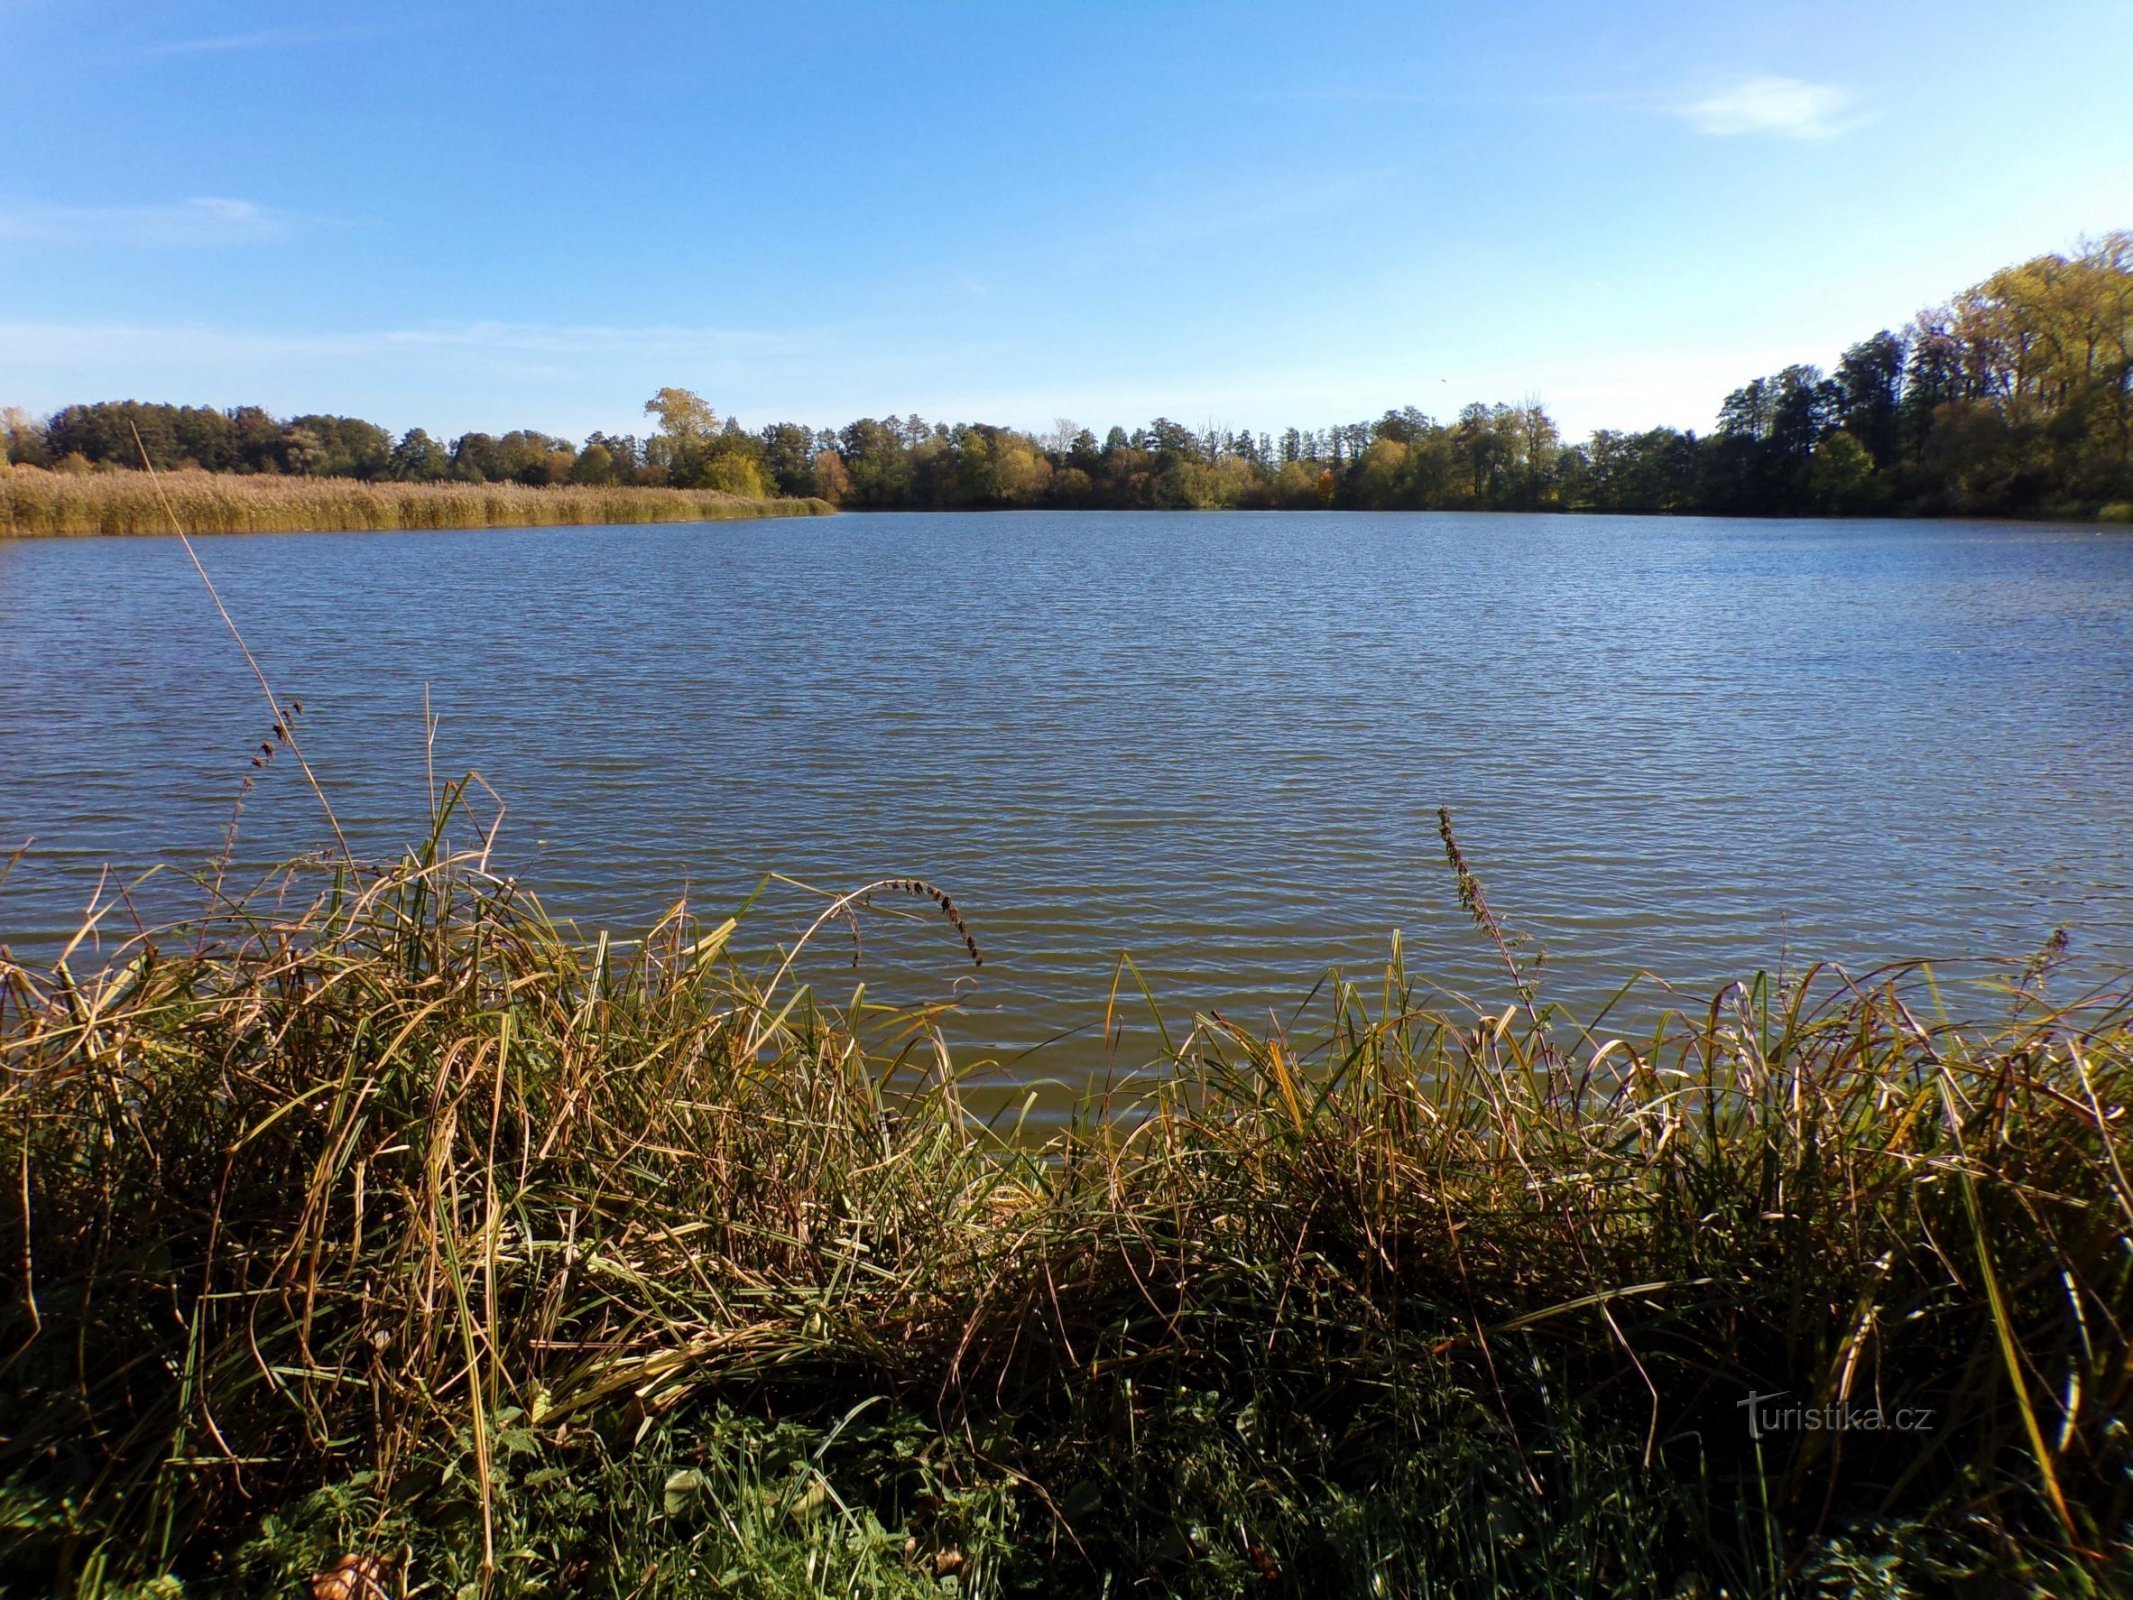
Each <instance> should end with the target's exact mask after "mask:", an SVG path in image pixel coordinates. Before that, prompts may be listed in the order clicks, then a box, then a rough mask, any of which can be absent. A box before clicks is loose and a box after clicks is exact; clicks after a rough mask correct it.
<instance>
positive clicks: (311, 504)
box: [0, 467, 835, 538]
mask: <svg viewBox="0 0 2133 1600" xmlns="http://www.w3.org/2000/svg"><path fill="white" fill-rule="evenodd" d="M159 489H160V494H159V492H158V491H159ZM166 498H167V500H168V502H169V504H168V507H167V508H166V506H165V500H166ZM834 509H835V508H834V507H833V506H831V505H830V504H829V502H828V501H825V500H799V499H770V500H755V499H749V498H747V497H745V496H742V495H732V494H722V493H719V492H718V491H716V490H710V489H652V488H591V487H580V486H577V485H556V486H553V487H545V488H532V487H528V486H527V485H524V484H517V483H484V484H472V483H364V482H359V481H357V480H356V479H353V478H283V477H265V476H253V477H247V476H242V475H239V474H235V473H218V472H165V473H159V474H156V475H155V476H153V477H151V476H150V475H149V474H148V473H145V472H123V471H119V472H93V473H65V472H45V471H41V470H38V469H36V468H33V467H15V468H12V469H0V538H40V537H44V538H52V537H68V536H93V535H98V534H167V533H169V532H170V531H171V525H172V518H173V516H175V517H176V520H177V523H178V525H179V526H181V527H183V528H184V529H185V531H186V532H188V533H312V532H316V533H363V532H384V531H390V530H396V529H417V528H423V529H438V528H529V527H560V526H569V525H588V526H596V525H603V524H613V523H629V522H730V521H734V520H737V519H745V518H753V517H790V516H819V515H827V514H828V513H830V512H831V511H833V510H834Z"/></svg>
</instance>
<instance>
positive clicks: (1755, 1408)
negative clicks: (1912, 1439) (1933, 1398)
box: [1739, 1389, 1934, 1439]
mask: <svg viewBox="0 0 2133 1600" xmlns="http://www.w3.org/2000/svg"><path fill="white" fill-rule="evenodd" d="M1788 1392H1789V1391H1788V1390H1784V1389H1780V1390H1779V1391H1778V1392H1777V1393H1776V1394H1757V1393H1755V1392H1754V1391H1753V1390H1750V1391H1749V1394H1748V1398H1747V1399H1745V1400H1742V1401H1740V1402H1739V1408H1740V1409H1741V1410H1743V1411H1745V1412H1747V1413H1748V1437H1749V1438H1751V1439H1760V1438H1761V1437H1762V1436H1763V1435H1764V1434H1766V1433H1926V1432H1929V1431H1930V1430H1931V1429H1932V1427H1933V1416H1934V1412H1933V1408H1932V1407H1931V1406H1905V1407H1904V1408H1903V1409H1901V1410H1899V1411H1884V1410H1882V1409H1881V1407H1879V1406H1862V1405H1856V1404H1854V1403H1853V1402H1851V1401H1849V1400H1841V1401H1838V1402H1836V1403H1835V1404H1832V1405H1826V1406H1803V1405H1790V1406H1781V1405H1778V1404H1776V1403H1775V1402H1777V1401H1779V1400H1782V1399H1784V1398H1785V1396H1786V1394H1787V1393H1788Z"/></svg>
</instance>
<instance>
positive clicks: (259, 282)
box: [0, 0, 2133, 436]
mask: <svg viewBox="0 0 2133 1600" xmlns="http://www.w3.org/2000/svg"><path fill="white" fill-rule="evenodd" d="M2129 61H2133V4H2127V3H2125V0H2091V3H2086V4H2053V5H2048V6H2042V5H2039V6H2010V5H2006V4H2004V3H1998V4H1981V3H1980V4H1972V3H1943V4H1932V5H1928V4H1919V3H1905V0H1896V3H1886V4H1869V3H1864V0H1847V3H1843V4H1824V3H1820V0H1815V3H1782V0H1772V3H1768V4H1762V5H1734V4H1714V3H1711V0H1702V3H1697V4H1686V3H1682V4H1674V3H1668V4H1641V3H1633V0H1632V3H1622V4H1612V5H1604V6H1601V5H1593V4H1590V3H1589V0H1587V3H1569V0H1548V3H1535V4H1516V3H1510V0H1498V3H1496V4H1488V5H1482V4H1472V5H1469V4H1456V5H1455V4H1435V5H1430V4H1410V5H1404V6H1392V5H1387V6H1368V5H1361V6H1322V7H1308V6H1299V5H1296V4H1293V3H1290V4H1284V5H1261V4H1256V3H1247V0H1225V3H1222V4H1209V5H1200V4H1189V5H1188V4H1168V5H1166V4H1151V3H1146V0H1143V3H1141V4H1134V5H1124V4H1121V5H1068V4H1054V5H1048V6H1036V5H1004V4H1000V5H978V4H919V3H911V4H903V5H895V4H881V3H874V4H815V3H808V0H780V3H778V4H776V5H769V4H756V5H748V6H743V5H736V4H727V3H704V0H698V3H686V0H681V3H642V4H631V5H611V6H606V7H599V6H587V5H583V4H579V5H571V6H561V5H547V4H537V3H521V4H512V5H501V4H467V5H455V6H450V7H440V6H434V5H413V4H403V3H399V0H382V3H374V4H371V5H367V6H361V7H354V6H348V7H340V8H334V9H332V10H330V11H329V10H328V9H327V8H322V7H293V6H289V5H286V4H283V5H273V6H269V5H264V4H237V3H223V4H208V3H187V0H157V3H152V4H151V3H145V0H132V3H123V4H122V3H95V4H85V3H72V0H0V135H4V138H5V148H6V149H7V150H8V151H9V153H10V155H11V158H12V159H10V160H8V161H7V162H5V163H4V164H0V403H12V404H21V405H26V406H29V407H30V408H31V409H33V410H48V409H50V408H52V407H54V406H57V405H60V404H63V403H65V402H68V401H71V400H81V399H105V398H120V397H125V396H133V397H138V398H142V399H163V400H174V401H192V402H204V403H212V404H217V405H232V404H237V403H241V402H258V403H262V404H265V405H267V406H268V407H270V408H271V409H273V410H275V411H277V412H280V413H284V414H286V413H294V412H299V411H312V410H317V411H340V412H349V413H353V414H356V415H361V416H367V417H370V418H372V419H373V420H376V421H378V422H381V423H384V424H386V425H387V426H389V427H392V428H395V429H400V428H405V427H408V426H413V425H422V426H426V427H428V428H430V429H431V430H432V431H433V432H438V433H442V434H447V435H449V434H453V433H458V432H460V431H463V430H465V429H469V428H483V429H490V430H498V429H503V428H508V427H513V426H530V427H540V428H546V429H549V430H552V431H555V432H560V433H565V434H569V435H572V436H580V435H582V434H584V433H585V432H587V431H588V430H590V429H593V428H606V429H622V430H632V431H634V430H640V429H642V428H643V426H644V424H643V419H642V418H641V416H640V413H639V408H640V406H641V404H642V402H643V400H644V398H645V397H646V396H647V395H649V394H650V393H651V392H652V390H653V389H655V388H657V387H658V386H660V385H662V384H670V383H671V384H681V385H685V386H687V387H690V388H694V389H697V390H700V391H701V392H702V393H703V394H705V395H706V396H707V397H708V398H710V399H711V400H712V401H713V403H714V404H715V405H716V406H718V408H719V409H720V410H721V411H722V412H731V413H734V414H737V415H738V416H740V417H741V418H742V419H743V420H744V421H746V422H748V423H750V424H751V425H754V424H759V423H762V422H766V421H772V420H781V419H787V418H790V419H793V420H798V421H804V422H809V423H813V424H817V425H821V424H835V423H841V422H843V421H846V420H848V419H850V418H851V417H853V416H857V415H862V414H872V415H881V414H885V413H888V412H891V411H895V412H910V411H913V410H916V411H918V412H920V413H922V414H923V415H925V416H926V417H928V418H935V417H942V418H949V419H976V420H988V421H996V422H1004V423H1011V424H1017V425H1021V426H1027V427H1033V428H1048V427H1050V426H1051V425H1052V424H1053V422H1054V420H1055V419H1056V418H1059V417H1062V416H1064V417H1071V418H1074V419H1076V420H1079V421H1081V422H1084V423H1088V424H1092V425H1095V426H1097V427H1098V428H1099V429H1101V428H1102V427H1103V426H1105V425H1107V424H1109V423H1112V422H1123V423H1128V424H1131V423H1134V422H1138V421H1145V420H1147V419H1148V418H1150V417H1153V416H1155V415H1158V414H1162V415H1168V416H1171V417H1174V418H1176V419H1178V420H1180V421H1185V422H1189V423H1192V424H1195V425H1199V424H1204V423H1210V422H1212V423H1215V424H1218V425H1223V426H1230V427H1252V428H1257V429H1269V430H1271V429H1277V428H1279V427H1282V426H1284V425H1288V424H1291V423H1294V424H1298V425H1324V424H1327V423H1330V422H1335V421H1346V420H1353V419H1358V418H1363V417H1367V416H1371V415H1375V414H1376V413H1377V412H1379V411H1382V410H1383V409H1385V408H1386V407H1388V406H1395V405H1401V404H1415V405H1419V406H1421V407H1422V408H1423V409H1424V410H1428V411H1433V412H1436V413H1438V414H1446V413H1449V412H1452V411H1455V410H1456V409H1457V407H1458V406H1459V405H1460V404H1462V403H1464V402H1466V401H1468V400H1473V399H1482V400H1497V399H1502V400H1520V399H1525V398H1531V397H1537V398H1539V399H1541V400H1543V401H1544V402H1546V403H1547V404H1548V405H1549V407H1550V408H1551V409H1552V410H1553V411H1554V412H1555V414H1556V415H1557V416H1558V418H1559V419H1561V420H1562V421H1563V423H1564V424H1565V426H1566V428H1567V429H1568V430H1570V431H1572V432H1574V433H1583V432H1584V431H1585V430H1587V429H1589V428H1592V427H1597V426H1617V427H1642V426H1648V425H1651V424H1654V423H1660V422H1668V423H1674V424H1677V425H1685V426H1694V427H1698V428H1702V427H1707V426H1708V425H1709V423H1710V420H1711V417H1712V414H1713V413H1714V411H1715V409H1716V407H1717V405H1718V402H1719V401H1720V399H1721V398H1722V397H1723V395H1724V394H1725V392H1726V391H1727V390H1728V389H1730V388H1732V387H1734V386H1735V385H1736V384H1738V383H1739V382H1741V381H1743V380H1745V379H1746V378H1748V377H1750V376H1753V375H1755V374H1756V373H1758V372H1762V371H1768V370H1774V369H1775V368H1776V367H1778V366H1781V365H1783V364H1785V363H1786V362H1788V361H1792V360H1813V361H1818V362H1822V363H1825V364H1826V363H1828V362H1830V361H1831V360H1832V359H1833V358H1834V357H1835V356H1836V354H1837V352H1838V351H1839V350H1840V349H1841V348H1842V347H1843V346H1844V345H1845V344H1847V343H1849V342H1851V341H1852V340H1853V339H1856V338H1858V337H1861V336H1863V335H1865V334H1868V333H1871V332H1873V331H1874V330H1875V329H1877V328H1879V327H1882V326H1884V325H1890V324H1899V323H1901V322H1902V321H1903V320H1904V319H1905V318H1907V317H1908V316H1909V315H1910V314H1911V313H1912V312H1913V311H1915V310H1916V309H1917V308H1918V307H1919V306H1921V305H1923V304H1926V303H1928V302H1930V301H1934V300H1939V299H1943V298H1945V297H1946V296H1947V295H1948V294H1950V293H1952V292H1953V291H1955V290H1957V289H1959V288H1961V287H1962V286H1963V285H1965V284H1967V283H1969V282H1973V281H1975V280H1976V279H1978V278H1980V277H1982V276H1983V275H1984V274H1985V273H1987V272H1989V271H1990V270H1992V269H1993V268H1994V267H1996V266H1999V265H2001V264H2004V263H2006V262H2009V261H2012V260H2016V259H2019V258H2021V257H2023V256H2027V255H2032V254H2036V253H2039V252H2041V251H2044V250H2049V249H2061V248H2065V247H2067V246H2069V245H2071V244H2072V243H2073V241H2074V239H2075V237H2076V236H2077V235H2079V234H2081V233H2083V232H2088V233H2098V232H2102V231H2105V230H2107V229H2112V228H2125V227H2133V111H2129V109H2128V105H2129V101H2128V89H2127V71H2128V62H2129Z"/></svg>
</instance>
